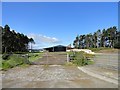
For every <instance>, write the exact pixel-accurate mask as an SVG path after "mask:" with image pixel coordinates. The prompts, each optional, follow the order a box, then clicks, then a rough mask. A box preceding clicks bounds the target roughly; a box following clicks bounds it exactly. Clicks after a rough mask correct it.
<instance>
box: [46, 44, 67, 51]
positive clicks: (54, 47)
mask: <svg viewBox="0 0 120 90" xmlns="http://www.w3.org/2000/svg"><path fill="white" fill-rule="evenodd" d="M66 49H67V47H66V46H63V45H58V46H53V47H48V48H44V50H47V51H49V52H66Z"/></svg>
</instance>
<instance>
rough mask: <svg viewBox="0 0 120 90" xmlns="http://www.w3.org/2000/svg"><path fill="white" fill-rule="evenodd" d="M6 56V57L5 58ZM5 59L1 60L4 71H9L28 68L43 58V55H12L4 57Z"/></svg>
mask: <svg viewBox="0 0 120 90" xmlns="http://www.w3.org/2000/svg"><path fill="white" fill-rule="evenodd" d="M5 56H6V57H5ZM3 57H4V59H3V60H1V63H2V64H1V68H2V70H7V69H10V68H13V67H16V66H23V67H24V66H28V65H30V64H31V62H34V61H36V60H38V59H39V58H41V57H42V53H29V54H11V55H3Z"/></svg>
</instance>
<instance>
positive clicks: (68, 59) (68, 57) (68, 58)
mask: <svg viewBox="0 0 120 90" xmlns="http://www.w3.org/2000/svg"><path fill="white" fill-rule="evenodd" d="M67 62H69V54H68V53H67Z"/></svg>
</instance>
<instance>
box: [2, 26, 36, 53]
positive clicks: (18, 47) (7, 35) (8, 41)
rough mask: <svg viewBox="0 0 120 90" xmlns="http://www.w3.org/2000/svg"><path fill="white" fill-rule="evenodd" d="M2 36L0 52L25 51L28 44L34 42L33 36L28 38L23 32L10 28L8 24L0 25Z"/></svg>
mask: <svg viewBox="0 0 120 90" xmlns="http://www.w3.org/2000/svg"><path fill="white" fill-rule="evenodd" d="M0 30H1V31H2V32H1V34H0V35H1V36H2V53H9V52H27V51H28V46H29V45H28V44H29V43H34V40H33V38H28V37H27V36H26V35H24V34H23V33H19V32H15V30H10V27H9V26H8V25H5V26H4V27H2V26H0Z"/></svg>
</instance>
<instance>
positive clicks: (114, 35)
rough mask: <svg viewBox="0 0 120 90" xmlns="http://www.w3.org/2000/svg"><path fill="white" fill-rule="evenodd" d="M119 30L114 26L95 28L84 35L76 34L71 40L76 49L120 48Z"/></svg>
mask: <svg viewBox="0 0 120 90" xmlns="http://www.w3.org/2000/svg"><path fill="white" fill-rule="evenodd" d="M119 41H120V31H118V30H117V27H116V26H113V27H110V28H108V29H103V30H100V29H99V30H97V31H96V32H94V33H93V34H92V33H89V34H86V35H77V36H76V38H75V40H74V41H73V46H74V47H75V48H78V49H83V48H99V47H109V48H120V42H119Z"/></svg>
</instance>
